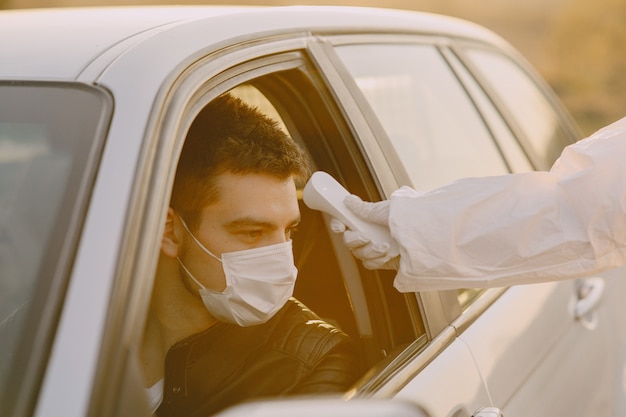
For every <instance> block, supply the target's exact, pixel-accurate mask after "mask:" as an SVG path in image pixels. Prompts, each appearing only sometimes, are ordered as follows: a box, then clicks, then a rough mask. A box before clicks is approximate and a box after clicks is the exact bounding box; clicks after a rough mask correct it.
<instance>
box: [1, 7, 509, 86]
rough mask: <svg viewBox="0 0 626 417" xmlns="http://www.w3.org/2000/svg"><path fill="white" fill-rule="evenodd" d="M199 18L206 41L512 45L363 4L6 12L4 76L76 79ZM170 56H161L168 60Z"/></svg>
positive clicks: (477, 29)
mask: <svg viewBox="0 0 626 417" xmlns="http://www.w3.org/2000/svg"><path fill="white" fill-rule="evenodd" d="M198 22H201V24H202V25H203V26H204V27H210V28H215V30H212V31H210V34H206V33H203V36H204V39H202V42H204V43H205V44H206V45H207V46H208V45H221V46H224V44H225V43H228V42H232V43H234V42H235V41H236V40H241V39H242V38H244V37H248V38H250V37H253V36H255V35H257V36H258V35H262V36H270V35H271V34H272V33H274V34H284V33H286V32H294V31H298V32H306V31H310V32H325V33H328V32H363V31H370V32H371V31H374V32H381V31H386V32H390V31H391V32H420V33H427V34H436V35H445V36H454V37H462V38H470V39H474V40H479V41H484V42H488V43H500V44H502V43H504V44H506V42H504V41H503V40H502V39H501V38H499V37H498V36H497V35H495V34H494V33H492V32H491V31H489V30H487V29H485V28H483V27H481V26H478V25H475V24H473V23H470V22H466V21H462V20H460V19H455V18H451V17H445V16H439V15H433V14H427V13H419V12H408V11H398V10H390V9H375V8H365V7H343V6H283V7H262V6H261V7H260V6H132V7H123V6H122V7H119V6H118V7H98V8H56V9H54V8H52V9H25V10H6V11H2V12H0V39H2V41H0V56H2V60H1V61H0V79H16V78H19V79H33V78H34V79H76V77H78V76H79V74H81V72H83V71H84V70H85V68H87V67H88V66H89V65H91V64H92V63H93V62H95V61H96V60H99V65H100V67H103V66H106V65H109V64H110V63H113V62H114V61H115V59H116V58H117V57H119V56H120V55H121V54H124V53H129V52H131V51H132V49H133V47H134V46H136V45H138V44H140V43H142V42H144V41H146V40H147V39H149V38H151V37H154V36H157V35H163V34H164V33H167V32H168V31H175V30H176V28H180V27H181V26H185V25H194V24H195V25H198ZM209 35H210V36H209ZM176 39H177V40H178V41H180V38H176ZM192 41H193V40H191V39H190V40H189V42H192ZM195 41H196V42H197V41H198V40H195ZM166 55H167V54H162V57H161V58H162V59H167V56H166Z"/></svg>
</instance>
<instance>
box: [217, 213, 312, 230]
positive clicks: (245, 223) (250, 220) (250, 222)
mask: <svg viewBox="0 0 626 417" xmlns="http://www.w3.org/2000/svg"><path fill="white" fill-rule="evenodd" d="M299 223H300V216H298V217H297V218H296V219H294V220H293V221H292V222H291V223H290V226H296V225H298V224H299ZM249 226H255V227H263V228H267V229H273V228H276V227H277V224H276V223H275V222H271V221H266V220H262V219H257V218H254V217H241V218H238V219H235V220H232V221H229V222H227V223H225V224H224V227H226V228H228V229H234V228H237V227H249Z"/></svg>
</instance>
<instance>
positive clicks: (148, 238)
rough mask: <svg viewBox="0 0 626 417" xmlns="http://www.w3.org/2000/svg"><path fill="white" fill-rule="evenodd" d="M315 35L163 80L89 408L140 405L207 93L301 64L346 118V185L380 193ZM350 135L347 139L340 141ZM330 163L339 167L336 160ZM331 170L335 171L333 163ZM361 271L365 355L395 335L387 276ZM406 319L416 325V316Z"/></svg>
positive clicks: (335, 115)
mask: <svg viewBox="0 0 626 417" xmlns="http://www.w3.org/2000/svg"><path fill="white" fill-rule="evenodd" d="M316 43H318V41H317V40H316V39H314V38H312V37H310V36H309V35H307V34H303V35H302V37H295V38H294V37H293V35H292V36H291V37H289V38H287V37H285V38H281V37H278V38H276V37H274V38H271V39H268V40H262V41H255V42H253V43H252V44H250V43H247V44H246V43H245V42H244V43H243V45H244V46H242V47H238V48H236V47H232V48H226V49H224V50H219V51H217V52H214V53H211V54H209V55H204V56H202V57H199V58H198V60H196V61H195V63H194V64H192V65H191V66H190V67H188V68H186V69H183V70H182V72H181V73H180V74H178V76H176V77H173V79H172V80H171V83H169V84H168V83H165V84H164V85H163V86H162V91H161V94H160V96H159V97H158V99H157V101H156V102H155V104H154V107H153V112H152V115H151V119H150V122H149V124H148V127H147V130H146V133H145V136H144V142H143V150H144V151H143V152H142V158H143V159H142V160H141V161H139V165H138V169H137V176H136V178H135V186H134V192H133V200H132V201H131V203H130V207H129V211H128V215H127V221H126V223H127V226H126V230H127V232H126V235H125V239H124V242H123V243H122V245H121V246H120V248H121V249H120V259H119V262H118V267H117V273H116V278H115V287H114V290H113V294H112V297H111V304H110V306H109V314H108V318H107V326H106V331H105V334H104V336H103V342H102V350H101V357H100V359H101V360H100V361H99V365H98V368H97V370H96V377H95V382H94V385H93V389H92V400H91V402H90V405H89V413H90V415H95V416H109V415H132V413H133V412H136V411H137V407H139V409H141V407H142V405H141V404H140V405H135V406H133V407H128V405H129V404H133V401H134V402H137V396H141V395H143V392H142V389H143V387H142V384H141V382H140V381H141V378H140V370H139V369H140V368H139V364H138V361H137V350H138V346H139V344H140V341H141V335H142V333H143V323H144V321H145V318H146V315H147V307H148V304H149V300H150V295H151V291H152V280H153V276H154V273H155V270H156V260H157V258H158V253H159V250H160V249H159V243H160V235H161V234H162V232H163V219H164V218H165V215H166V212H167V208H168V202H169V197H170V193H171V187H172V184H173V179H174V175H175V172H176V166H177V163H178V156H179V154H180V152H181V149H182V145H183V142H184V140H185V136H186V133H187V131H188V129H189V127H190V125H191V123H192V121H193V119H194V118H195V117H196V116H197V114H198V113H199V111H200V110H201V108H202V107H204V105H206V104H207V103H208V102H209V101H210V100H212V99H214V98H216V97H217V96H218V95H220V94H222V93H224V92H226V91H228V90H230V89H231V88H233V87H235V86H237V85H240V84H242V83H244V82H245V81H249V80H252V79H255V78H258V77H260V76H263V75H267V74H271V73H276V72H281V71H287V70H301V71H305V72H307V73H308V74H309V76H310V79H311V83H312V85H314V87H315V88H316V90H317V91H319V95H320V98H319V100H320V102H323V103H325V105H326V108H329V109H331V111H330V117H331V119H333V120H334V122H335V123H336V124H337V125H338V126H339V125H341V124H342V123H343V124H345V125H344V126H340V129H342V130H344V135H345V136H344V139H342V141H341V143H342V144H343V145H342V146H344V148H345V149H344V151H343V152H344V155H347V156H349V157H350V158H351V160H353V161H354V165H353V166H354V167H355V168H354V172H353V173H352V174H350V175H348V176H346V178H345V180H346V183H347V185H348V187H349V188H351V189H354V188H360V189H361V190H362V191H363V192H364V197H365V198H375V197H376V196H378V195H379V194H378V192H379V189H380V187H379V185H378V184H377V183H376V178H375V177H371V176H370V175H371V174H370V173H371V170H370V169H369V167H368V161H366V160H360V162H359V161H358V160H359V159H361V158H362V153H361V151H360V148H359V142H358V140H356V139H355V137H357V134H358V131H357V133H355V130H357V129H354V126H353V125H350V124H349V122H348V120H350V119H349V118H348V117H350V112H346V111H345V109H344V108H343V107H341V106H340V105H338V104H337V103H336V101H335V100H336V97H335V96H334V94H333V91H332V90H331V89H329V88H328V86H327V84H326V82H325V79H324V77H323V76H320V74H319V73H318V71H319V70H320V69H319V67H317V66H316V65H315V63H314V62H313V61H311V60H310V55H309V53H310V48H311V45H313V44H316ZM348 136H349V137H351V138H352V139H351V141H350V142H351V143H350V144H346V143H345V137H348ZM335 165H337V167H336V168H337V169H338V168H339V164H335ZM341 165H343V162H342V164H341ZM336 172H337V173H340V171H339V170H337V171H336ZM354 174H356V175H354ZM360 268H362V267H361V266H360ZM363 271H366V272H364V273H366V274H370V275H372V279H363V282H364V283H366V284H365V285H366V286H367V285H369V286H370V288H366V289H365V291H366V293H368V294H370V297H371V296H375V297H373V299H375V298H376V297H379V301H377V302H376V301H371V300H370V298H368V304H369V306H370V307H369V308H370V317H371V318H372V319H374V320H377V321H378V322H377V324H375V325H374V327H375V330H374V331H375V332H376V335H377V338H378V339H379V340H378V342H377V343H379V345H380V346H379V347H376V348H373V349H372V351H371V352H366V355H369V356H370V360H373V358H377V360H378V359H379V358H380V356H381V355H383V356H384V354H385V353H384V352H386V350H389V351H390V350H392V349H393V348H394V346H395V345H396V343H395V340H396V338H397V337H399V336H398V335H397V334H394V331H393V327H394V322H393V321H392V320H390V316H389V313H388V311H387V309H388V307H389V306H387V305H385V302H384V300H385V299H386V297H385V296H383V292H382V291H381V285H383V284H385V283H387V284H388V285H386V287H388V288H387V291H390V290H392V288H391V279H390V278H388V277H382V275H384V272H379V271H367V270H365V269H363ZM362 273H363V272H362ZM400 296H401V297H404V296H403V295H400ZM409 301H410V299H409ZM411 304H412V307H411V308H417V307H416V306H415V305H416V303H415V302H412V303H411ZM406 320H408V321H410V320H414V317H411V318H409V317H407V318H406ZM390 324H391V326H390ZM411 326H412V327H413V328H417V327H419V324H415V323H413V324H412V325H411ZM381 346H382V347H381Z"/></svg>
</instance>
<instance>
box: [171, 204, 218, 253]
mask: <svg viewBox="0 0 626 417" xmlns="http://www.w3.org/2000/svg"><path fill="white" fill-rule="evenodd" d="M176 215H177V216H178V218H179V219H180V222H181V223H182V224H183V227H184V228H185V230H186V231H187V233H189V236H191V238H192V239H193V241H194V242H196V245H198V246H199V247H200V249H202V250H203V251H204V253H206V254H207V255H209V256H211V257H213V258H214V259H217V260H218V261H220V263H221V262H222V260H221V259H220V258H218V257H217V256H215V255H214V254H213V252H211V251H210V250H208V249H207V248H206V247H205V246H204V245H203V244H202V243H200V241H199V240H198V238H197V237H195V236H194V234H193V233H191V230H189V227H188V226H187V223H185V221H184V220H183V218H182V217H181V216H180V214H178V213H177V214H176Z"/></svg>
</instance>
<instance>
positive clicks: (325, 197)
mask: <svg viewBox="0 0 626 417" xmlns="http://www.w3.org/2000/svg"><path fill="white" fill-rule="evenodd" d="M348 195H350V193H349V192H348V190H346V189H345V188H344V187H343V186H342V185H341V184H339V183H338V182H337V180H335V179H334V178H333V177H332V176H330V175H329V174H327V173H326V172H323V171H316V172H314V173H313V175H311V178H310V179H309V182H307V184H306V185H305V186H304V190H303V191H302V199H303V201H304V204H306V206H307V207H308V208H310V209H313V210H319V211H322V212H324V213H327V214H329V215H331V216H332V217H335V218H337V219H338V220H339V221H341V222H342V223H343V224H345V225H346V226H347V227H348V228H349V229H350V230H356V231H360V232H364V233H365V234H366V235H367V236H368V237H369V238H370V239H371V241H372V242H374V243H388V244H389V251H388V254H389V255H390V256H392V257H393V256H396V255H397V254H398V253H399V250H398V246H397V244H396V242H395V240H393V238H392V237H391V233H390V232H389V228H387V227H385V226H382V225H380V224H375V223H369V222H366V221H365V220H362V219H361V218H359V217H357V216H356V214H354V213H353V212H352V211H351V210H350V209H349V208H348V207H346V205H345V204H344V203H343V201H344V199H345V198H346V196H348Z"/></svg>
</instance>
